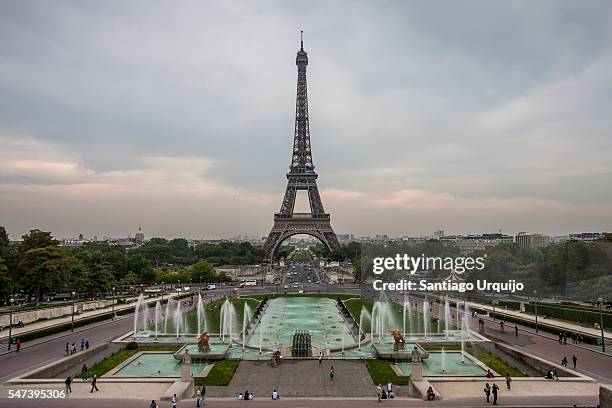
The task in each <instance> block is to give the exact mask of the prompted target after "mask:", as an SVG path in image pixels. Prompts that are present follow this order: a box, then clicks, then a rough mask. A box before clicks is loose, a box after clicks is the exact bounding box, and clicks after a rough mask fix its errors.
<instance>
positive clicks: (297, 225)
mask: <svg viewBox="0 0 612 408" xmlns="http://www.w3.org/2000/svg"><path fill="white" fill-rule="evenodd" d="M295 64H296V65H297V67H298V78H297V97H296V102H295V131H294V136H293V156H292V159H291V165H290V166H289V173H287V189H286V190H285V197H284V198H283V203H282V204H281V208H280V211H279V212H278V213H276V214H274V226H273V227H272V231H270V234H269V235H268V239H267V240H266V243H265V244H264V253H265V255H264V259H265V260H266V262H269V263H272V261H273V260H274V257H275V255H276V253H277V251H278V247H279V246H280V244H281V243H282V242H283V241H284V240H285V239H287V238H289V237H290V236H292V235H296V234H308V235H311V236H313V237H315V238H318V239H319V240H320V241H321V242H322V243H323V245H325V247H326V248H327V249H328V250H329V251H333V250H334V249H338V248H340V243H339V242H338V238H337V237H336V233H335V232H334V230H333V228H332V226H331V223H330V216H329V214H327V213H326V212H325V210H324V209H323V203H322V202H321V196H320V195H319V189H318V188H317V173H315V170H314V169H315V167H314V165H313V164H312V153H311V151H310V125H309V122H308V94H307V85H306V66H307V65H308V54H306V51H304V38H303V32H301V41H300V50H299V51H298V53H297V57H296V59H295ZM299 190H303V191H304V190H305V191H307V192H308V201H309V202H310V213H295V212H293V209H294V206H295V195H296V192H297V191H299Z"/></svg>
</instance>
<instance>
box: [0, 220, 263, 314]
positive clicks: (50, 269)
mask: <svg viewBox="0 0 612 408" xmlns="http://www.w3.org/2000/svg"><path fill="white" fill-rule="evenodd" d="M262 260H263V251H262V250H261V249H260V248H256V247H254V246H253V245H251V244H250V243H246V242H243V243H232V242H220V243H214V244H211V243H204V244H201V245H197V246H190V245H189V243H188V241H187V240H186V239H182V238H178V239H172V240H166V239H163V238H153V239H151V240H150V241H148V242H146V243H144V244H142V245H141V246H139V247H138V248H134V249H127V248H125V247H122V246H117V245H111V244H108V243H106V242H92V243H85V244H84V245H83V246H81V247H77V248H72V247H64V246H60V242H59V241H58V240H57V239H55V238H54V237H53V235H52V234H51V233H50V232H46V231H41V230H38V229H34V230H31V231H30V232H29V233H27V234H25V235H24V236H22V240H21V241H20V242H18V243H16V244H12V245H11V244H10V242H9V236H8V234H7V232H6V229H5V228H4V227H2V226H0V300H1V301H3V302H4V303H6V301H7V300H8V299H9V298H10V297H11V296H14V295H16V294H19V295H20V297H23V298H24V299H26V300H27V299H31V300H33V301H43V300H45V299H47V298H49V297H50V296H52V295H53V294H57V293H63V294H65V293H71V292H72V291H75V292H77V293H78V294H79V295H80V296H89V297H94V296H96V294H99V293H110V292H111V291H112V288H113V287H119V286H122V285H125V286H130V285H131V286H134V285H141V284H142V285H150V284H161V283H162V282H164V283H166V284H171V283H179V282H181V283H188V282H194V283H199V282H202V283H207V282H220V281H229V280H230V278H229V277H227V276H225V275H224V274H218V273H216V271H215V269H214V266H219V265H223V264H239V265H241V264H257V263H261V262H262Z"/></svg>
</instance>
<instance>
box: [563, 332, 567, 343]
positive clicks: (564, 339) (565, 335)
mask: <svg viewBox="0 0 612 408" xmlns="http://www.w3.org/2000/svg"><path fill="white" fill-rule="evenodd" d="M563 345H564V346H567V333H563Z"/></svg>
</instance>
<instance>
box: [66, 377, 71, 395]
mask: <svg viewBox="0 0 612 408" xmlns="http://www.w3.org/2000/svg"><path fill="white" fill-rule="evenodd" d="M64 384H66V394H70V393H71V392H72V387H71V386H70V385H71V384H72V377H70V376H68V378H66V380H65V381H64Z"/></svg>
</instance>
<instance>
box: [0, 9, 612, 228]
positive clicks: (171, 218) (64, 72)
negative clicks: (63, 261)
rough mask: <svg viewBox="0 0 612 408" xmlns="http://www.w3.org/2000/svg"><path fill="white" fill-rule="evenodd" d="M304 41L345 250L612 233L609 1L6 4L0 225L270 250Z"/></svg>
mask: <svg viewBox="0 0 612 408" xmlns="http://www.w3.org/2000/svg"><path fill="white" fill-rule="evenodd" d="M301 29H303V30H304V32H305V34H304V39H305V49H306V51H307V52H308V56H309V62H310V64H309V66H308V81H309V82H308V92H309V102H310V114H311V137H312V147H313V156H314V163H315V166H316V169H317V171H318V172H319V188H320V190H321V195H322V199H323V204H324V206H325V209H326V210H327V211H328V212H330V213H331V214H332V224H333V226H334V228H335V230H336V232H338V233H347V232H348V233H354V234H358V235H369V234H377V233H378V234H380V233H387V234H390V235H419V234H431V233H432V232H433V231H435V230H438V229H444V230H446V231H447V233H478V232H494V231H498V230H503V232H506V233H516V232H518V231H531V232H544V233H552V234H563V233H568V232H580V231H592V230H594V231H603V230H608V231H610V230H612V3H610V2H608V1H588V2H580V1H550V2H548V1H537V2H534V1H524V2H521V1H512V2H491V1H465V2H455V1H448V2H443V1H435V2H430V1H423V2H400V1H397V2H395V1H389V2H381V1H369V2H355V1H350V2H349V1H347V2H328V1H321V2H318V1H305V2H299V3H298V2H285V1H282V2H281V1H279V2H267V1H255V2H254V1H244V2H230V1H194V2H189V1H181V2H158V1H104V2H96V1H73V2H64V1H52V2H51V1H39V2H38V1H17V0H5V1H2V2H0V225H5V226H6V227H7V229H8V231H9V233H10V235H11V237H12V238H17V237H19V236H20V235H22V234H23V233H25V232H26V231H28V230H29V229H31V228H41V229H44V230H50V231H52V232H54V234H55V235H56V236H58V237H70V236H76V235H78V234H79V233H83V234H84V235H86V236H93V235H98V236H100V237H101V236H103V235H107V234H110V235H112V236H127V235H133V233H134V232H135V231H136V229H137V228H138V226H140V225H141V226H142V227H143V229H144V231H145V233H146V235H147V236H148V237H151V236H165V237H176V236H185V237H193V238H212V237H228V236H233V235H238V234H241V235H258V236H259V235H266V234H267V233H268V231H269V229H270V228H271V226H272V222H273V213H274V212H275V211H278V209H279V208H280V203H281V199H282V195H283V192H284V188H285V184H286V178H285V173H286V172H287V170H288V166H289V162H290V153H291V146H292V138H293V120H294V111H295V88H296V67H295V53H296V51H297V49H298V47H299V31H300V30H301Z"/></svg>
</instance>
